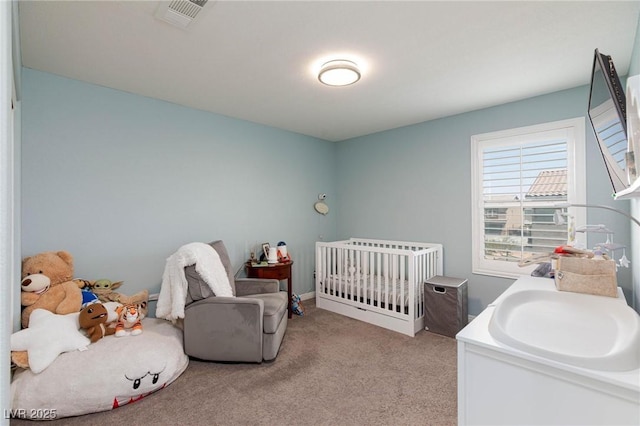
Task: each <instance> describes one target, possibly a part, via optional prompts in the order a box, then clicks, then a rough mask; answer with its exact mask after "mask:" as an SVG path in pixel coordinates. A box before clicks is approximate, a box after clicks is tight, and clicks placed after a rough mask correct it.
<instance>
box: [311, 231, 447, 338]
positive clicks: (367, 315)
mask: <svg viewBox="0 0 640 426" xmlns="http://www.w3.org/2000/svg"><path fill="white" fill-rule="evenodd" d="M435 275H442V245H441V244H433V243H415V242H404V241H386V240H371V239H362V238H351V239H349V240H344V241H334V242H316V306H317V307H318V308H321V309H326V310H328V311H331V312H336V313H338V314H341V315H345V316H348V317H351V318H355V319H358V320H361V321H365V322H368V323H371V324H374V325H377V326H379V327H384V328H387V329H389V330H393V331H397V332H399V333H403V334H406V335H407V336H412V337H413V336H415V334H416V333H417V332H418V331H420V330H422V329H424V281H425V280H427V279H429V278H431V277H433V276H435Z"/></svg>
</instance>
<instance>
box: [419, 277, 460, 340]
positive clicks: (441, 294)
mask: <svg viewBox="0 0 640 426" xmlns="http://www.w3.org/2000/svg"><path fill="white" fill-rule="evenodd" d="M424 304H425V317H424V322H425V329H426V330H428V331H431V332H433V333H438V334H443V335H445V336H449V337H455V335H456V334H458V332H459V331H460V330H462V329H463V328H464V326H466V325H467V321H468V308H467V280H466V279H464V278H453V277H443V276H439V275H437V276H434V277H431V278H429V279H428V280H426V281H425V283H424Z"/></svg>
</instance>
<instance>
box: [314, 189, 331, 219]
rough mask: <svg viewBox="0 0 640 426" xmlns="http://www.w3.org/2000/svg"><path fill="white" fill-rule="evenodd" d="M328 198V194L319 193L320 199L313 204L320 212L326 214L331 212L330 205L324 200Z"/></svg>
mask: <svg viewBox="0 0 640 426" xmlns="http://www.w3.org/2000/svg"><path fill="white" fill-rule="evenodd" d="M326 198H327V194H318V201H316V203H315V204H314V205H313V208H314V209H316V211H317V212H318V213H320V214H321V215H324V216H326V215H327V213H329V206H328V205H326V204H325V202H324V200H325V199H326Z"/></svg>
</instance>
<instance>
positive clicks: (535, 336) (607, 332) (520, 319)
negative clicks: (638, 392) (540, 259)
mask: <svg viewBox="0 0 640 426" xmlns="http://www.w3.org/2000/svg"><path fill="white" fill-rule="evenodd" d="M489 332H490V333H491V335H492V337H493V338H494V339H496V340H497V341H499V342H501V343H503V344H505V345H508V346H511V347H513V348H516V349H519V350H521V351H524V352H529V353H531V354H535V355H538V356H543V357H545V358H548V359H551V360H555V361H560V362H563V363H566V364H570V365H574V366H578V367H584V368H590V369H595V370H604V371H629V370H635V369H637V368H640V316H638V314H637V313H636V312H635V311H634V310H633V309H631V308H630V307H629V306H627V304H626V303H625V302H624V300H623V299H615V298H612V297H605V296H592V295H589V294H580V293H570V292H561V291H547V290H524V291H519V292H516V293H512V294H510V295H508V296H506V297H505V298H504V299H503V300H502V302H501V303H499V304H498V305H497V306H496V307H495V310H494V312H493V316H492V317H491V320H490V322H489Z"/></svg>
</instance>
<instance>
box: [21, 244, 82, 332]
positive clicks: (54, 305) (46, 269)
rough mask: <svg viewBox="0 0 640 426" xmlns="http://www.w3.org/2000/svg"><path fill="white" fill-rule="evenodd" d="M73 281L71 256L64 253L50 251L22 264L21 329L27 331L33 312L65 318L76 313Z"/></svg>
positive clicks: (77, 293)
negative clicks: (39, 310)
mask: <svg viewBox="0 0 640 426" xmlns="http://www.w3.org/2000/svg"><path fill="white" fill-rule="evenodd" d="M72 277H73V256H71V254H70V253H69V252H67V251H58V252H54V251H50V252H44V253H40V254H36V255H35V256H30V257H26V258H24V259H23V260H22V282H21V290H22V292H21V294H20V301H21V304H22V306H23V307H24V308H23V310H22V318H21V320H22V327H23V328H27V327H29V316H30V315H31V312H33V311H34V310H35V309H38V308H40V309H46V310H48V311H50V312H53V313H54V314H58V315H65V314H71V313H74V312H78V311H80V308H81V306H82V292H81V290H80V285H79V284H78V282H76V281H73V280H72Z"/></svg>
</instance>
